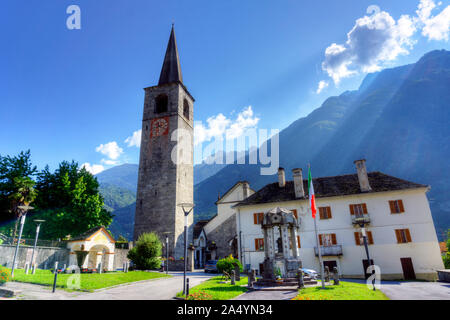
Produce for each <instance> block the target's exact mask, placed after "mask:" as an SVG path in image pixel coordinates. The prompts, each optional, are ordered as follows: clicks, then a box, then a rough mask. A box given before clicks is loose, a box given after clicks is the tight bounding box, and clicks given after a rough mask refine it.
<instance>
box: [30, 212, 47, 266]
mask: <svg viewBox="0 0 450 320" xmlns="http://www.w3.org/2000/svg"><path fill="white" fill-rule="evenodd" d="M34 222H36V237H35V238H34V246H33V253H32V254H31V262H30V266H32V265H33V262H34V251H35V250H36V245H37V241H38V237H39V230H40V229H41V223H43V222H45V220H39V219H36V220H34Z"/></svg>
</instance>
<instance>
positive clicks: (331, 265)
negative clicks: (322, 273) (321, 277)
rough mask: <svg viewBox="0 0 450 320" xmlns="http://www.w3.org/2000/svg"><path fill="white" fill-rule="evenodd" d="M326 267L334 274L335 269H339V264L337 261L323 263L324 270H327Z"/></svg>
mask: <svg viewBox="0 0 450 320" xmlns="http://www.w3.org/2000/svg"><path fill="white" fill-rule="evenodd" d="M325 267H328V269H329V270H330V272H333V269H334V267H336V268H337V262H336V261H335V260H332V261H324V262H323V268H324V270H325Z"/></svg>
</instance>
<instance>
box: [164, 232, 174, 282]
mask: <svg viewBox="0 0 450 320" xmlns="http://www.w3.org/2000/svg"><path fill="white" fill-rule="evenodd" d="M171 233H172V232H163V234H165V235H166V263H165V266H166V274H169V234H171Z"/></svg>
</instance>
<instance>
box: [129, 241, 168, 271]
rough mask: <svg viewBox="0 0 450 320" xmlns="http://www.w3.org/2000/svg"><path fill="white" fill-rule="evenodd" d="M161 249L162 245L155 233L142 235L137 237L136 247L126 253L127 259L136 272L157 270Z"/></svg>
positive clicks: (159, 265)
mask: <svg viewBox="0 0 450 320" xmlns="http://www.w3.org/2000/svg"><path fill="white" fill-rule="evenodd" d="M161 248H162V244H161V241H160V240H159V238H158V236H157V235H156V233H154V232H150V233H143V234H141V235H140V236H139V239H138V240H137V242H136V246H135V247H134V248H132V249H131V250H130V251H128V255H127V257H128V259H130V260H131V261H132V262H133V264H134V267H135V268H136V269H138V270H150V269H159V268H160V267H161V260H160V256H161V252H162V251H161Z"/></svg>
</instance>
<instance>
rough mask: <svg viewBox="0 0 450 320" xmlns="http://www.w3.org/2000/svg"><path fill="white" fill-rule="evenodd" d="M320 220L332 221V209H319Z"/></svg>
mask: <svg viewBox="0 0 450 320" xmlns="http://www.w3.org/2000/svg"><path fill="white" fill-rule="evenodd" d="M319 215H320V219H321V220H324V219H331V207H319Z"/></svg>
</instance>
